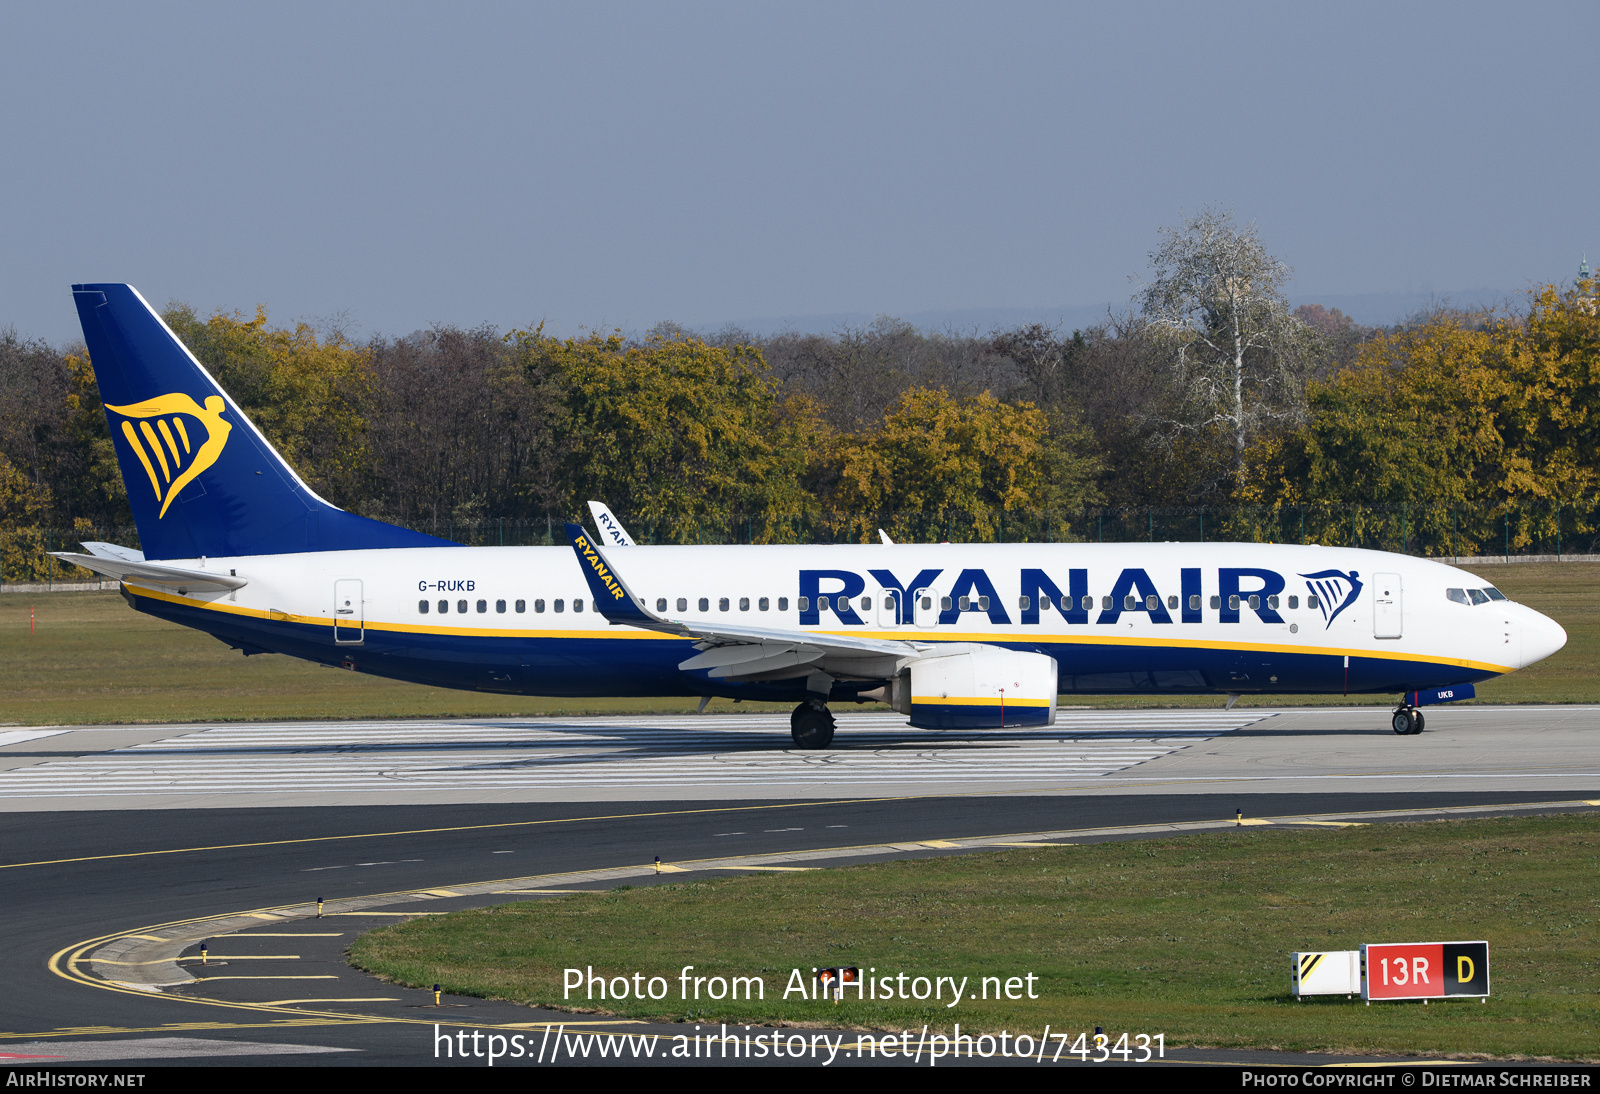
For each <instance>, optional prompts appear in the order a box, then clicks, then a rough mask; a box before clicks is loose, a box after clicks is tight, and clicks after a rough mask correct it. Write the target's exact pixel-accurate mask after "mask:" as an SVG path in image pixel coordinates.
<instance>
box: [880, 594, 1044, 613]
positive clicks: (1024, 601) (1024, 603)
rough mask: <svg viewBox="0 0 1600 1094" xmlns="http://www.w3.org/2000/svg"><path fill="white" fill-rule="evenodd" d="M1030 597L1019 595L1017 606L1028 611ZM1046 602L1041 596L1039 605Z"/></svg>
mask: <svg viewBox="0 0 1600 1094" xmlns="http://www.w3.org/2000/svg"><path fill="white" fill-rule="evenodd" d="M1028 599H1029V598H1028V597H1025V596H1019V597H1017V607H1019V608H1021V609H1022V610H1023V611H1027V610H1028V608H1029V606H1030V605H1029V604H1028ZM1045 603H1046V601H1045V599H1044V598H1043V597H1040V598H1039V606H1040V607H1041V608H1042V607H1044V606H1045ZM888 606H889V605H887V604H885V605H884V607H886V608H887V607H888Z"/></svg>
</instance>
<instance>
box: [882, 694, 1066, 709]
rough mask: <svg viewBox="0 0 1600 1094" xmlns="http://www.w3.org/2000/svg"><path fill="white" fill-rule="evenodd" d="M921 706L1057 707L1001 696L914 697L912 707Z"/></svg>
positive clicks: (1039, 700) (1040, 702)
mask: <svg viewBox="0 0 1600 1094" xmlns="http://www.w3.org/2000/svg"><path fill="white" fill-rule="evenodd" d="M919 704H926V705H929V706H944V707H996V708H998V707H1000V706H1002V705H1004V706H1008V707H1048V706H1054V705H1055V704H1054V703H1053V702H1052V701H1051V700H1049V699H1005V700H1002V699H1001V698H1000V697H999V696H996V697H994V698H993V699H987V698H984V697H982V696H979V697H978V698H975V699H969V698H966V697H963V696H957V695H948V696H947V695H913V696H912V697H911V705H912V706H917V705H919Z"/></svg>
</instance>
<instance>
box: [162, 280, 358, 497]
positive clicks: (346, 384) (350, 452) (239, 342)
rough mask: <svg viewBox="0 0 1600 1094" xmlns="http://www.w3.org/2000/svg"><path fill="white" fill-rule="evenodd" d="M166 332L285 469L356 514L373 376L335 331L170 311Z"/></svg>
mask: <svg viewBox="0 0 1600 1094" xmlns="http://www.w3.org/2000/svg"><path fill="white" fill-rule="evenodd" d="M162 317H163V318H164V319H165V320H166V321H167V325H168V326H169V327H171V328H172V330H173V332H174V333H175V334H177V336H178V337H179V338H180V339H181V340H182V341H183V343H184V345H186V346H188V347H189V350H190V352H191V353H193V354H194V355H195V357H196V358H198V359H199V361H200V363H201V364H203V365H205V366H206V368H207V370H209V371H210V373H211V375H212V376H214V377H215V378H216V380H217V382H218V383H219V384H221V385H222V388H223V390H224V391H226V392H227V393H228V394H229V395H230V396H232V398H233V400H234V402H236V403H238V404H239V406H240V408H241V409H243V410H244V412H245V413H246V414H247V415H249V417H250V420H251V421H252V422H254V423H255V425H256V428H258V429H260V430H261V432H262V434H263V435H265V436H266V438H267V439H268V440H269V441H271V442H272V444H273V445H274V446H275V447H276V448H277V449H278V451H279V452H280V453H282V455H283V457H284V459H286V460H288V461H289V464H290V466H291V467H293V468H294V469H295V471H296V472H298V473H299V475H300V476H301V477H302V478H303V479H305V481H306V482H307V483H309V484H310V485H311V487H312V488H313V489H315V490H316V491H318V493H320V494H322V495H323V496H324V497H326V498H327V499H328V500H329V501H331V502H333V503H334V504H336V505H340V506H343V507H356V503H358V502H359V501H360V499H361V498H362V497H363V496H364V495H365V494H366V492H367V491H366V477H367V475H368V468H369V462H368V454H367V422H366V416H365V408H366V405H367V403H368V400H369V398H370V395H371V384H372V379H371V374H370V372H369V371H368V369H367V367H366V362H365V360H364V359H363V357H362V355H361V353H360V352H359V351H358V350H357V349H356V348H355V347H354V346H352V345H350V343H349V342H348V341H347V340H346V338H345V337H344V335H343V334H342V333H341V332H339V331H337V330H334V331H329V332H327V333H326V334H321V333H319V332H318V331H317V330H316V328H314V327H312V326H311V325H310V324H308V323H303V322H302V323H296V324H294V325H293V326H292V327H274V326H269V325H268V323H267V313H266V309H264V308H260V307H258V308H257V309H256V312H255V315H254V316H253V317H250V318H245V317H244V316H243V315H241V314H233V315H227V314H224V313H222V312H218V313H216V314H215V315H212V316H211V317H210V318H209V319H201V318H199V317H198V316H197V315H195V313H194V311H193V310H192V309H190V308H189V307H188V306H187V305H184V304H171V305H168V307H167V310H166V311H165V312H163V313H162Z"/></svg>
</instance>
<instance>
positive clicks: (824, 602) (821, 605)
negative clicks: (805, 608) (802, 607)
mask: <svg viewBox="0 0 1600 1094" xmlns="http://www.w3.org/2000/svg"><path fill="white" fill-rule="evenodd" d="M827 610H828V598H827V597H825V596H819V597H817V611H819V612H825V611H827Z"/></svg>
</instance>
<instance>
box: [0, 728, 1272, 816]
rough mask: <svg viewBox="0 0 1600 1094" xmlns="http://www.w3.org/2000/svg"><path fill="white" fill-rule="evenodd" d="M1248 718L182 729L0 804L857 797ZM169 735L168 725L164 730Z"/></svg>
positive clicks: (987, 775) (1048, 770)
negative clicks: (719, 790) (822, 735)
mask: <svg viewBox="0 0 1600 1094" xmlns="http://www.w3.org/2000/svg"><path fill="white" fill-rule="evenodd" d="M1269 716H1270V714H1269V713H1265V712H1259V711H1235V712H1231V713H1229V712H1223V711H1062V712H1060V713H1059V714H1058V715H1057V724H1056V725H1054V726H1052V727H1049V728H1048V729H1037V730H990V731H977V732H959V731H943V732H930V731H925V730H917V729H912V728H910V727H908V726H907V725H906V724H905V719H904V718H903V717H901V716H899V715H874V714H856V715H851V714H845V715H842V716H840V717H839V723H838V725H839V732H838V736H837V737H835V739H834V744H833V747H832V748H830V749H827V750H825V751H820V752H804V751H800V750H797V749H795V748H793V746H792V743H791V741H790V739H789V720H788V716H787V715H781V714H779V715H745V716H738V715H721V716H716V717H712V718H699V717H695V716H692V715H688V716H685V715H674V716H662V717H638V718H627V717H604V718H573V719H566V720H562V721H544V720H539V721H533V720H529V721H520V720H505V721H494V722H466V721H462V722H448V721H440V722H387V723H374V722H321V723H316V722H311V723H308V722H295V723H283V724H276V725H223V726H209V727H182V729H181V730H177V731H176V732H174V735H173V736H171V737H168V738H165V739H162V740H158V741H148V742H145V743H142V744H138V745H134V746H132V747H128V748H121V749H116V750H113V751H108V752H101V753H95V754H92V755H86V756H80V757H73V758H68V759H60V760H52V761H48V762H45V763H39V764H35V765H33V766H30V767H22V768H15V769H12V770H9V771H5V772H0V800H7V799H9V800H15V799H21V798H38V797H51V798H82V797H106V796H113V797H115V796H133V795H171V794H204V795H234V794H263V793H266V794H274V793H277V794H289V793H296V794H300V793H308V792H309V793H319V792H320V793H328V792H334V793H354V794H360V793H389V794H392V793H394V792H395V791H397V790H403V791H435V790H436V791H475V790H479V791H500V792H504V791H545V790H571V789H575V788H576V789H585V790H624V791H625V790H638V789H644V788H649V789H650V790H652V791H654V792H656V793H660V792H661V791H662V790H663V789H664V788H667V789H670V788H672V787H677V786H682V787H690V786H693V787H706V786H718V785H724V786H730V787H731V786H733V785H735V784H736V785H738V786H741V787H748V786H757V787H760V786H772V785H778V784H782V785H785V786H790V787H793V786H796V785H800V786H814V787H815V793H816V794H818V795H819V796H831V795H835V794H839V793H848V792H850V790H851V788H853V787H857V786H864V785H869V784H870V785H873V786H876V787H894V786H897V785H898V786H903V787H904V788H905V789H907V790H911V789H913V788H915V789H917V790H919V791H926V790H927V789H928V788H930V787H936V788H944V789H955V788H958V787H960V786H965V785H970V784H972V783H974V782H978V781H981V782H983V783H985V784H991V785H992V784H996V783H999V784H1015V785H1022V784H1041V785H1042V784H1046V783H1049V782H1051V781H1055V780H1061V779H1082V778H1084V777H1093V776H1099V775H1108V774H1111V773H1113V772H1117V771H1123V770H1126V769H1128V768H1130V767H1133V766H1136V765H1138V764H1141V763H1144V762H1146V761H1148V760H1152V759H1155V758H1157V757H1160V756H1165V755H1168V754H1170V753H1172V752H1174V751H1177V750H1179V749H1183V748H1186V747H1188V746H1189V745H1191V744H1194V743H1195V742H1197V741H1205V740H1209V739H1211V738H1213V737H1215V736H1217V735H1219V734H1223V733H1228V732H1231V731H1233V730H1236V729H1239V728H1241V727H1243V726H1247V725H1250V724H1252V723H1254V722H1258V721H1260V720H1261V719H1263V718H1265V717H1269ZM175 729H176V727H175Z"/></svg>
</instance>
